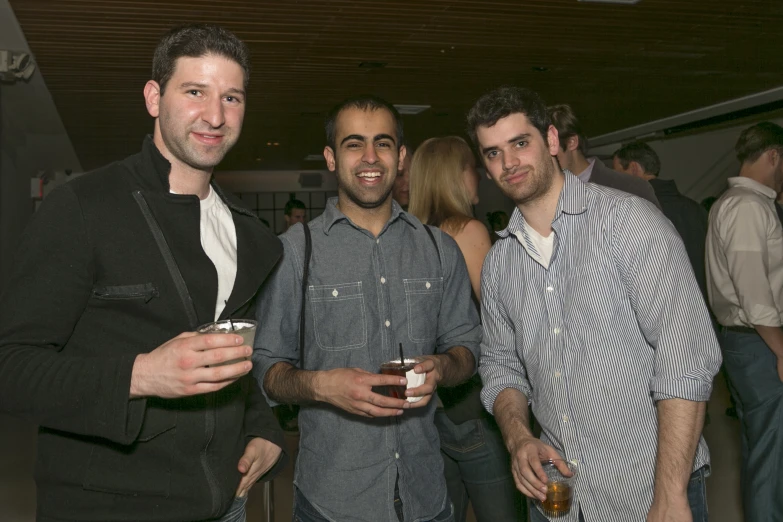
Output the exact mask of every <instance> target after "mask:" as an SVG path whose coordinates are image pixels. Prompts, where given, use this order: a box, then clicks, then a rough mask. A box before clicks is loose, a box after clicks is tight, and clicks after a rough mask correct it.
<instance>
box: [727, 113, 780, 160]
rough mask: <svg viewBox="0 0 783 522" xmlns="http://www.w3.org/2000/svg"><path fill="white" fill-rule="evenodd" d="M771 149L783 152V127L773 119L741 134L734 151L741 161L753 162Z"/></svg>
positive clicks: (749, 128)
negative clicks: (773, 121)
mask: <svg viewBox="0 0 783 522" xmlns="http://www.w3.org/2000/svg"><path fill="white" fill-rule="evenodd" d="M770 149H777V150H778V151H779V152H783V127H781V126H780V125H776V124H774V123H772V122H771V121H762V122H761V123H757V124H755V125H753V126H752V127H748V128H747V129H745V130H744V131H742V134H740V136H739V139H738V140H737V144H736V145H734V151H735V152H736V153H737V159H738V160H739V162H740V163H753V162H755V161H756V160H757V159H759V158H760V157H761V155H762V154H764V153H765V152H767V151H768V150H770Z"/></svg>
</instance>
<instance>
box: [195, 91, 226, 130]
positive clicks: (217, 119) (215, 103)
mask: <svg viewBox="0 0 783 522" xmlns="http://www.w3.org/2000/svg"><path fill="white" fill-rule="evenodd" d="M201 119H203V120H204V121H205V122H207V123H209V125H210V126H211V127H212V128H213V129H218V128H220V127H222V126H223V124H224V123H226V115H225V109H224V108H223V100H221V99H220V98H217V99H212V100H209V102H207V104H206V106H205V107H204V112H203V113H202V115H201Z"/></svg>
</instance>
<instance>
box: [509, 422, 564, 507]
mask: <svg viewBox="0 0 783 522" xmlns="http://www.w3.org/2000/svg"><path fill="white" fill-rule="evenodd" d="M510 442H511V444H510V445H509V446H510V447H509V453H511V471H512V473H513V475H514V482H515V483H516V485H517V489H518V490H519V491H521V492H522V494H523V495H525V496H527V497H530V498H537V499H539V500H542V501H543V500H545V499H546V483H547V476H546V473H545V472H544V468H543V466H541V461H545V460H550V459H551V460H554V461H555V465H556V466H557V469H559V470H560V472H561V473H562V474H563V475H565V476H566V477H570V476H571V471H570V470H569V469H568V466H567V465H566V464H565V462H564V461H563V460H562V459H563V457H562V456H561V455H560V454H559V453H558V452H557V450H556V449H555V448H553V447H552V446H550V445H548V444H545V443H543V442H542V441H541V440H539V439H537V438H535V437H528V436H522V437H518V438H517V439H516V440H514V441H510Z"/></svg>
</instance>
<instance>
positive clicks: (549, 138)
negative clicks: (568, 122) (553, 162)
mask: <svg viewBox="0 0 783 522" xmlns="http://www.w3.org/2000/svg"><path fill="white" fill-rule="evenodd" d="M546 143H547V147H548V148H549V155H550V156H557V151H559V150H560V136H559V135H558V133H557V129H556V128H555V126H554V125H550V126H549V128H548V129H547V131H546ZM568 144H569V146H570V144H571V140H570V139H569V140H568ZM563 152H565V151H563Z"/></svg>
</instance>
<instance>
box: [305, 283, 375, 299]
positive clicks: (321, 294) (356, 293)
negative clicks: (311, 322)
mask: <svg viewBox="0 0 783 522" xmlns="http://www.w3.org/2000/svg"><path fill="white" fill-rule="evenodd" d="M308 292H309V293H310V299H311V300H313V301H329V300H332V301H339V300H342V299H355V298H357V297H362V282H361V281H359V282H358V283H343V284H339V285H320V286H310V288H308Z"/></svg>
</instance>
